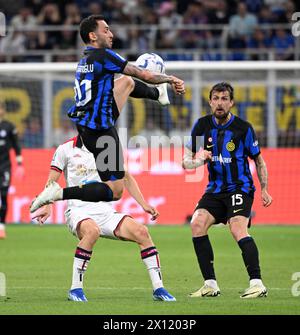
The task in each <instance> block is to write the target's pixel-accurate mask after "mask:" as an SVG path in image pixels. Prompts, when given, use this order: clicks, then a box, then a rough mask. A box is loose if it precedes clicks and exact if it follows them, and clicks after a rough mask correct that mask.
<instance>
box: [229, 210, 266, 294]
mask: <svg viewBox="0 0 300 335" xmlns="http://www.w3.org/2000/svg"><path fill="white" fill-rule="evenodd" d="M248 220H249V219H248V218H247V217H244V216H241V215H238V216H235V217H232V218H230V220H229V227H230V231H231V234H232V236H233V238H234V239H235V240H236V241H237V243H238V245H239V247H240V249H241V251H242V257H243V260H244V264H245V267H246V269H247V272H248V275H249V279H250V285H249V288H247V289H246V290H245V292H244V293H243V294H242V295H241V298H244V299H249V298H260V297H266V296H267V294H268V290H267V288H266V287H265V285H264V284H263V282H262V279H261V272H260V265H259V253H258V248H257V246H256V243H255V241H254V239H253V238H252V237H251V236H250V235H249V233H248V229H247V226H248Z"/></svg>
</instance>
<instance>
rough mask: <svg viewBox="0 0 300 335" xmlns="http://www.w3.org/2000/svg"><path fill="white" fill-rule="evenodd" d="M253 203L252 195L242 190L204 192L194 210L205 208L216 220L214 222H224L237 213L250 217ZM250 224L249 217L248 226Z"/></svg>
mask: <svg viewBox="0 0 300 335" xmlns="http://www.w3.org/2000/svg"><path fill="white" fill-rule="evenodd" d="M252 204H253V195H252V194H250V195H249V194H247V193H245V192H242V191H236V192H232V193H222V194H213V193H205V194H204V195H203V197H202V198H201V199H200V201H199V202H198V204H197V206H196V208H195V211H196V210H197V209H200V208H204V209H206V210H207V211H208V212H209V213H210V214H211V215H212V216H213V217H214V218H215V220H216V222H215V223H224V224H226V223H227V221H228V220H229V219H230V218H232V217H234V216H237V215H242V216H245V217H246V218H250V215H251V208H252ZM250 225H251V218H250V220H249V223H248V227H250Z"/></svg>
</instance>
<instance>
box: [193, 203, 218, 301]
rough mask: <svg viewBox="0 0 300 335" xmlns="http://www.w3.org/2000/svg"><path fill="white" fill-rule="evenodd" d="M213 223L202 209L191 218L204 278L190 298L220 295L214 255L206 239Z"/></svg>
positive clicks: (210, 217) (196, 251) (196, 250)
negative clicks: (202, 283) (201, 284)
mask: <svg viewBox="0 0 300 335" xmlns="http://www.w3.org/2000/svg"><path fill="white" fill-rule="evenodd" d="M214 222H215V219H214V217H213V216H212V215H211V214H210V213H209V212H208V211H207V210H206V209H203V208H199V209H197V210H196V211H195V212H194V215H193V217H192V221H191V229H192V236H193V244H194V249H195V253H196V256H197V260H198V264H199V267H200V270H201V273H202V276H203V278H204V285H203V286H202V287H201V288H200V289H199V290H197V291H196V292H193V293H190V297H192V298H198V297H217V296H218V295H220V289H219V287H218V284H217V280H216V275H215V270H214V253H213V249H212V246H211V243H210V241H209V238H208V229H209V227H210V226H211V225H212V224H213V223H214Z"/></svg>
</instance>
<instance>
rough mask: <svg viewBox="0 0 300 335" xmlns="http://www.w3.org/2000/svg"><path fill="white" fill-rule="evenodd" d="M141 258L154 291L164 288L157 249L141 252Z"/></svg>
mask: <svg viewBox="0 0 300 335" xmlns="http://www.w3.org/2000/svg"><path fill="white" fill-rule="evenodd" d="M141 257H142V260H143V262H144V264H145V265H146V268H147V270H148V272H149V276H150V279H151V283H152V287H153V290H154V291H155V290H156V289H158V288H160V287H163V286H164V285H163V282H162V275H161V271H160V262H159V256H158V252H157V250H156V248H155V247H154V246H153V247H150V248H147V249H144V250H142V251H141Z"/></svg>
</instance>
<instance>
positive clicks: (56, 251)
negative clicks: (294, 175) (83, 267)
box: [0, 225, 300, 315]
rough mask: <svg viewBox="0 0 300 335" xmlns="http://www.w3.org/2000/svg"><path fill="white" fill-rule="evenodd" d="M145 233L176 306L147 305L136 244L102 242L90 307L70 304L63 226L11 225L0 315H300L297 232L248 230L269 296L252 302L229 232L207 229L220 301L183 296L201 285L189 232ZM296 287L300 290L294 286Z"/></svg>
mask: <svg viewBox="0 0 300 335" xmlns="http://www.w3.org/2000/svg"><path fill="white" fill-rule="evenodd" d="M149 229H150V232H151V235H152V237H153V239H154V242H155V244H156V246H157V248H158V250H159V252H160V259H161V264H162V272H163V279H164V284H165V287H166V288H167V289H168V290H169V291H170V292H171V293H172V294H174V296H176V298H177V301H176V302H172V303H164V302H154V301H153V300H152V289H151V284H150V279H149V278H148V273H147V271H146V269H145V267H144V264H143V263H142V261H141V259H140V253H139V248H138V246H137V245H135V244H134V243H130V242H120V241H111V240H105V239H100V240H99V241H98V242H97V244H96V246H95V248H94V253H93V258H92V261H91V263H90V265H89V268H88V271H87V273H86V275H85V293H86V296H87V298H88V299H89V302H88V303H75V302H70V301H67V299H66V296H67V291H68V289H69V286H70V283H71V274H72V273H71V271H72V263H73V255H74V250H75V246H76V243H77V242H76V239H75V238H74V237H73V236H72V235H71V234H70V233H69V232H68V231H67V228H66V227H65V226H54V225H51V226H50V225H46V226H43V227H40V226H38V225H9V226H8V227H7V235H8V238H7V239H5V240H0V272H2V273H4V274H5V277H6V284H7V285H6V286H7V289H6V291H7V295H6V297H0V314H2V315H7V314H13V315H17V314H44V315H45V314H46V315H48V314H49V315H50V314H56V315H57V314H64V315H66V314H98V315H130V314H132V315H139V314H154V315H168V314H174V315H184V314H190V315H208V314H225V315H230V314H234V315H236V314H261V315H266V314H300V295H298V296H293V294H292V290H291V289H292V286H293V285H295V286H297V283H296V282H295V281H293V280H292V275H293V273H295V272H300V261H299V255H300V243H299V232H300V227H296V226H294V227H292V226H286V227H284V226H269V227H266V226H259V227H252V228H251V229H250V232H251V234H252V236H253V237H254V238H255V240H256V243H257V245H258V247H259V250H260V260H261V268H262V275H263V279H264V282H265V284H266V286H267V287H268V288H269V296H268V297H267V298H261V299H250V300H243V299H240V298H239V293H240V292H241V291H242V290H243V289H245V288H246V287H247V286H248V277H247V275H246V270H245V268H244V265H243V262H242V257H241V252H240V249H239V248H238V246H237V244H236V243H235V242H234V240H233V238H232V237H231V235H230V232H229V231H228V228H227V227H214V228H212V229H211V230H210V239H211V242H212V245H213V247H214V253H215V270H216V275H217V278H218V283H219V286H220V289H221V296H220V297H217V298H199V299H198V298H193V299H191V298H189V297H188V293H189V292H191V291H194V290H196V289H198V288H199V287H200V286H201V285H202V279H201V276H200V272H199V268H198V264H197V262H196V257H195V254H194V250H193V245H192V241H191V232H190V228H189V227H187V226H168V227H166V226H151V227H150V228H149ZM298 280H300V278H299V276H298ZM296 288H297V290H300V286H299V284H298V286H297V287H296ZM299 294H300V292H299Z"/></svg>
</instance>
